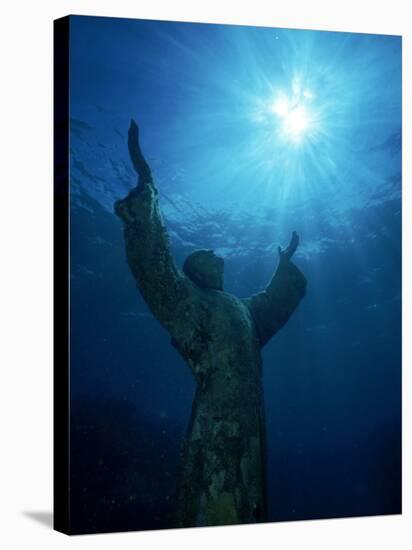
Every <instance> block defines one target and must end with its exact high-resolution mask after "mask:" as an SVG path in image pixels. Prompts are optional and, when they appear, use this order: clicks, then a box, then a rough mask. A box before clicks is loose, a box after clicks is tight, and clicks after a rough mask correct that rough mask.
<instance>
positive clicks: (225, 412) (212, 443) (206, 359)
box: [115, 120, 306, 527]
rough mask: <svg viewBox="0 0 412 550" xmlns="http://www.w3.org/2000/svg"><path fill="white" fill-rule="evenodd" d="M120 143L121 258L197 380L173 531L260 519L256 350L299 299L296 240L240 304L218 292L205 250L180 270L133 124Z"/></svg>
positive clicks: (217, 265)
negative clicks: (129, 186)
mask: <svg viewBox="0 0 412 550" xmlns="http://www.w3.org/2000/svg"><path fill="white" fill-rule="evenodd" d="M128 144H129V153H130V156H131V160H132V163H133V166H134V168H135V170H136V172H137V174H138V176H139V179H138V185H137V187H136V188H135V189H133V190H132V191H130V193H129V194H128V196H127V197H126V198H125V199H123V200H119V201H117V202H116V204H115V213H116V214H117V216H119V217H120V218H121V220H122V222H123V225H124V239H125V244H126V253H127V261H128V264H129V266H130V269H131V271H132V273H133V276H134V278H135V279H136V282H137V286H138V287H139V289H140V292H141V294H142V296H143V298H144V300H145V302H146V303H147V305H148V306H149V308H150V310H151V311H152V313H153V315H154V316H155V317H156V319H157V320H158V321H159V322H160V323H161V325H162V326H163V327H164V328H165V329H166V330H167V331H168V332H169V334H170V336H171V341H172V344H173V346H175V348H176V349H177V350H178V351H179V352H180V354H181V356H182V357H183V359H184V360H185V361H186V363H187V364H188V365H189V367H190V369H191V371H192V373H193V376H194V378H195V380H196V394H195V398H194V402H193V407H192V413H191V419H190V423H189V427H188V431H187V435H186V438H185V441H184V444H183V450H182V477H181V481H180V484H179V489H178V497H177V519H176V526H180V527H193V526H202V525H227V524H235V523H254V522H262V521H266V520H267V505H266V493H265V459H266V458H265V419H264V406H263V394H262V358H261V349H262V348H263V346H264V345H265V344H266V343H267V342H268V341H269V340H270V339H271V338H272V336H274V334H276V332H277V331H278V330H279V329H280V328H282V327H283V325H284V324H285V323H286V322H287V320H288V319H289V318H290V316H291V315H292V313H293V312H294V310H295V309H296V307H297V306H298V304H299V302H300V301H301V300H302V298H303V296H304V295H305V288H306V280H305V277H304V276H303V275H302V273H301V272H300V271H299V269H298V268H297V267H296V266H295V265H294V264H293V263H292V262H291V257H292V256H293V254H294V252H295V250H296V248H297V246H298V243H299V238H298V236H297V234H296V233H295V232H294V233H293V236H292V239H291V241H290V244H289V246H288V247H287V248H286V249H284V250H282V249H281V248H280V247H279V248H278V251H279V265H278V267H277V270H276V272H275V274H274V275H273V278H272V280H271V281H270V283H269V284H268V286H267V287H266V289H265V290H263V291H262V292H259V293H258V294H255V295H253V296H250V297H249V298H246V299H239V298H237V297H236V296H233V295H231V294H228V293H226V292H224V290H223V265H224V262H223V259H222V258H219V257H218V256H216V255H215V254H214V252H213V251H211V250H198V251H196V252H193V253H192V254H191V255H189V256H188V258H187V259H186V261H185V262H184V265H183V271H181V270H180V269H179V268H178V267H177V266H176V264H175V262H174V260H173V257H172V255H171V252H170V245H169V239H168V235H167V232H166V228H165V225H164V223H163V220H162V215H161V213H160V210H159V204H158V191H157V189H156V186H155V184H154V182H153V178H152V175H151V171H150V168H149V166H148V164H147V163H146V161H145V159H144V157H143V155H142V152H141V150H140V146H139V130H138V127H137V125H136V123H135V122H134V121H133V120H132V122H131V125H130V129H129V138H128Z"/></svg>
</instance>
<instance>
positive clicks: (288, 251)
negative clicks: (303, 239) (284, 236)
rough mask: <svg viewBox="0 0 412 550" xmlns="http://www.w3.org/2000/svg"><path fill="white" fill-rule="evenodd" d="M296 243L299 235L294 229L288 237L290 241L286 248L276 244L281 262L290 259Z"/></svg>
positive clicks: (296, 245)
mask: <svg viewBox="0 0 412 550" xmlns="http://www.w3.org/2000/svg"><path fill="white" fill-rule="evenodd" d="M298 244H299V235H298V234H297V233H296V231H294V232H293V233H292V238H291V239H290V243H289V246H288V247H287V248H285V249H284V250H282V249H281V247H280V246H278V252H279V258H280V261H281V262H282V261H288V260H290V259H291V257H292V256H293V254H294V253H295V251H296V249H297V247H298Z"/></svg>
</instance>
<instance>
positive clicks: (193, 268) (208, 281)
mask: <svg viewBox="0 0 412 550" xmlns="http://www.w3.org/2000/svg"><path fill="white" fill-rule="evenodd" d="M183 271H184V272H185V273H186V275H187V276H188V277H189V279H191V280H192V281H193V282H194V283H195V284H196V285H197V286H198V287H200V288H211V289H214V290H223V271H224V260H223V258H220V257H219V256H216V254H215V253H214V252H213V250H196V252H192V254H190V255H189V256H188V257H187V258H186V260H185V263H184V264H183Z"/></svg>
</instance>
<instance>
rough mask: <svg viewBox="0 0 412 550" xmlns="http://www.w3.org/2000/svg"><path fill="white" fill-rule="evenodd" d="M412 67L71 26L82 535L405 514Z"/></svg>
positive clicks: (394, 46)
mask: <svg viewBox="0 0 412 550" xmlns="http://www.w3.org/2000/svg"><path fill="white" fill-rule="evenodd" d="M401 61H402V42H401V37H399V36H386V35H373V34H355V33H344V32H327V31H309V30H293V29H279V28H264V27H259V28H258V27H246V26H235V25H215V24H213V25H212V24H204V23H178V22H169V21H149V20H133V19H116V18H100V17H83V16H71V17H70V117H71V118H70V420H71V423H70V523H71V529H72V531H73V532H75V533H93V532H108V531H122V530H142V529H162V528H174V527H196V526H207V525H227V524H238V523H254V522H257V523H262V522H268V521H269V522H278V521H295V520H308V519H325V518H337V517H351V516H370V515H384V514H399V513H401V374H402V372H401V359H402V357H401V306H402V297H401V249H402V247H401V244H402V243H401V233H402V205H401V178H402V173H401V172H402V162H401V161H402V157H401V130H402V96H401V89H402V70H401V68H402V67H401ZM136 186H137V187H136ZM126 197H127V198H126ZM196 251H201V252H200V253H199V252H196ZM212 251H213V252H212ZM292 256H293V259H292Z"/></svg>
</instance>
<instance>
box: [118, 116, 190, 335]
mask: <svg viewBox="0 0 412 550" xmlns="http://www.w3.org/2000/svg"><path fill="white" fill-rule="evenodd" d="M128 145H129V153H130V158H131V160H132V163H133V166H134V168H135V170H136V172H137V174H138V176H139V181H138V185H137V187H135V188H134V189H132V191H130V193H129V194H128V196H127V197H126V198H125V199H122V200H119V201H117V202H116V203H115V213H116V215H117V216H119V218H121V220H122V222H123V226H124V238H125V243H126V254H127V261H128V264H129V266H130V269H131V271H132V274H133V276H134V278H135V280H136V283H137V285H138V287H139V289H140V292H141V293H142V296H143V298H144V300H145V302H146V303H147V305H148V306H149V308H150V310H151V311H152V313H153V315H154V316H155V317H156V318H157V319H158V321H159V322H160V323H161V324H162V325H163V326H164V327H165V328H166V329H167V330H168V331H169V332H170V333H171V335H172V336H176V333H178V332H180V331H181V330H182V328H183V327H182V326H181V325H182V322H183V319H184V315H182V312H181V311H180V310H181V308H182V307H184V304H185V303H187V301H188V300H189V299H190V298H191V293H192V292H193V283H191V281H190V280H189V279H188V278H187V277H186V276H185V275H184V274H183V273H182V271H180V270H179V269H178V268H177V266H176V264H175V262H174V259H173V257H172V254H171V251H170V245H169V238H168V235H167V231H166V228H165V225H164V222H163V219H162V215H161V213H160V209H159V204H158V191H157V189H156V186H155V184H154V181H153V178H152V174H151V171H150V168H149V165H148V164H147V162H146V160H145V159H144V157H143V154H142V152H141V150H140V144H139V129H138V126H137V124H136V123H135V122H134V120H132V122H131V124H130V128H129V136H128Z"/></svg>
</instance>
